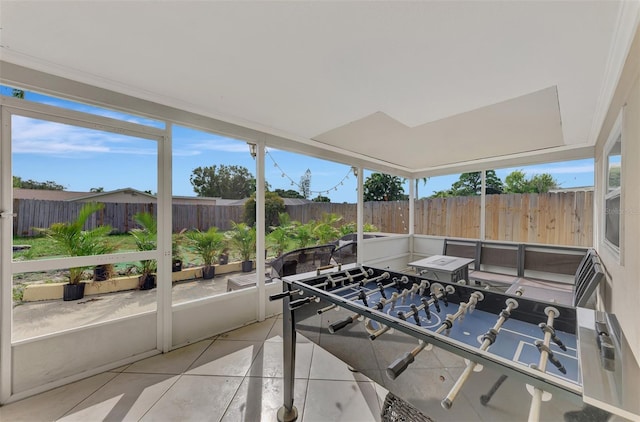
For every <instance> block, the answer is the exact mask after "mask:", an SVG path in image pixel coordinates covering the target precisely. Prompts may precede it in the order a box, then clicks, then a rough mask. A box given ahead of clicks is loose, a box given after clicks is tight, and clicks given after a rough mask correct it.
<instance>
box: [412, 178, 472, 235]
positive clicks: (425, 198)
mask: <svg viewBox="0 0 640 422" xmlns="http://www.w3.org/2000/svg"><path fill="white" fill-rule="evenodd" d="M476 185H477V177H475V176H473V175H469V174H466V175H464V176H463V175H462V174H453V175H446V176H436V177H430V178H428V179H427V180H426V181H425V180H423V179H420V180H418V182H417V188H418V190H417V194H416V197H417V198H420V199H419V200H417V201H416V204H415V221H416V227H415V233H416V234H427V235H432V236H450V237H465V238H472V239H477V238H479V237H480V196H478V195H476V194H475V192H476V191H477V192H479V188H478V187H477V186H476ZM421 192H424V194H422V193H421Z"/></svg>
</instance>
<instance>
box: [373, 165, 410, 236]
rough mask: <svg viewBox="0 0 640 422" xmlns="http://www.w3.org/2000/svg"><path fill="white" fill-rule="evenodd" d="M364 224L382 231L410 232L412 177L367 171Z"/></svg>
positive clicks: (374, 229)
mask: <svg viewBox="0 0 640 422" xmlns="http://www.w3.org/2000/svg"><path fill="white" fill-rule="evenodd" d="M364 224H365V225H367V226H371V228H372V230H373V231H379V232H383V233H398V234H406V233H409V181H408V180H407V179H405V178H402V177H399V176H394V175H391V174H384V173H379V172H372V171H369V170H365V171H364Z"/></svg>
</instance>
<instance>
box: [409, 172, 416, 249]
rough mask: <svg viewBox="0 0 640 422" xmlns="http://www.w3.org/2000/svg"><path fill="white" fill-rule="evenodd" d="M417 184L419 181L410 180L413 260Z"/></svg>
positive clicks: (410, 242)
mask: <svg viewBox="0 0 640 422" xmlns="http://www.w3.org/2000/svg"><path fill="white" fill-rule="evenodd" d="M417 183H418V179H410V181H409V254H410V256H411V259H413V236H414V234H415V218H416V185H417Z"/></svg>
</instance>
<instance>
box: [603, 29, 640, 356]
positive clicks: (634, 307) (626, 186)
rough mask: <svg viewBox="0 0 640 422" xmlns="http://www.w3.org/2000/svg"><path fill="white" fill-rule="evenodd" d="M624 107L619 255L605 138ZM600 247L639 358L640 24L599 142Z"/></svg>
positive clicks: (607, 292) (607, 297)
mask: <svg viewBox="0 0 640 422" xmlns="http://www.w3.org/2000/svg"><path fill="white" fill-rule="evenodd" d="M621 110H623V117H622V119H623V125H622V144H623V145H622V153H623V156H622V180H621V186H622V190H621V200H622V214H621V219H622V228H621V245H620V246H621V247H620V249H621V252H620V255H621V256H620V259H619V258H618V256H617V255H616V254H615V253H613V252H612V251H611V249H610V248H608V247H607V246H606V245H605V244H604V243H603V242H602V239H603V232H602V227H603V220H602V217H603V212H604V201H603V193H604V191H605V190H606V185H605V178H604V164H605V162H606V159H607V157H606V151H605V150H604V149H605V143H606V141H607V139H608V137H609V134H610V132H611V127H612V124H613V122H614V121H615V119H616V118H617V116H618V115H619V113H620V111H621ZM596 166H597V167H596V196H595V198H596V200H595V207H596V210H595V211H596V212H595V215H596V216H597V217H596V218H598V220H597V221H596V222H595V223H596V226H597V227H598V229H597V241H596V243H595V244H596V245H597V249H598V253H599V255H600V257H601V260H602V262H603V264H604V266H605V268H606V274H607V276H606V285H605V287H604V288H603V290H602V298H603V305H604V308H605V310H606V311H607V312H611V313H614V314H616V316H617V318H618V320H619V321H620V325H621V326H622V329H623V331H624V334H625V336H626V337H627V340H628V342H629V345H630V346H631V349H632V350H633V353H634V355H635V358H636V360H637V361H638V362H640V325H639V324H638V321H639V320H640V312H639V311H638V304H639V303H640V184H639V183H638V181H640V30H637V32H636V35H635V38H634V41H633V44H632V47H631V52H630V54H629V56H628V57H627V60H626V64H625V67H624V70H623V72H622V76H621V78H620V81H619V83H618V85H617V88H616V92H615V95H614V98H613V101H612V103H611V106H610V108H609V111H608V114H607V118H606V120H605V123H604V125H603V127H602V130H601V131H600V135H599V137H598V142H597V144H596Z"/></svg>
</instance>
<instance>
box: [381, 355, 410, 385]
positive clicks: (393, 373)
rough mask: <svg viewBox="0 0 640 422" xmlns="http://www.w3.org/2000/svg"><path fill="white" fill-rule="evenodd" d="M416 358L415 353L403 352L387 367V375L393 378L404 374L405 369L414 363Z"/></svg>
mask: <svg viewBox="0 0 640 422" xmlns="http://www.w3.org/2000/svg"><path fill="white" fill-rule="evenodd" d="M414 360H415V358H414V356H413V354H411V353H409V352H407V353H405V354H403V355H402V356H401V357H399V358H398V359H396V360H394V361H393V362H392V363H391V365H389V366H388V367H387V376H388V377H389V378H390V379H392V380H394V379H396V378H397V377H398V375H400V374H402V373H403V372H404V370H405V369H407V367H408V366H409V365H411V364H412V363H413V361H414Z"/></svg>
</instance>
